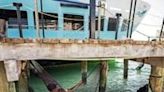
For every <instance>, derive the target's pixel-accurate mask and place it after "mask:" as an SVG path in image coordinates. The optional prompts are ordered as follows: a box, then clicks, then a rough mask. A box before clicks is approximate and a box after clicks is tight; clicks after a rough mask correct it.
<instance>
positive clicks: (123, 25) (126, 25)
mask: <svg viewBox="0 0 164 92" xmlns="http://www.w3.org/2000/svg"><path fill="white" fill-rule="evenodd" d="M127 30H128V20H126V19H124V20H123V24H122V27H121V31H127Z"/></svg>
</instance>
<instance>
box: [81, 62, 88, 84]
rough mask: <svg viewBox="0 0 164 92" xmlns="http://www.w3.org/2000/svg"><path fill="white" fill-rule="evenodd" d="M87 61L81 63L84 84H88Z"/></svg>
mask: <svg viewBox="0 0 164 92" xmlns="http://www.w3.org/2000/svg"><path fill="white" fill-rule="evenodd" d="M87 63H88V62H87V61H82V62H81V74H82V82H83V84H87V68H88V67H87V66H88V64H87Z"/></svg>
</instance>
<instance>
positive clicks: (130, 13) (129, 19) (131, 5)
mask: <svg viewBox="0 0 164 92" xmlns="http://www.w3.org/2000/svg"><path fill="white" fill-rule="evenodd" d="M132 7H133V0H131V4H130V12H129V18H128V29H127V38H128V37H129V29H130V22H131V15H132Z"/></svg>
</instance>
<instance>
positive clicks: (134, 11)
mask: <svg viewBox="0 0 164 92" xmlns="http://www.w3.org/2000/svg"><path fill="white" fill-rule="evenodd" d="M136 5H137V0H135V2H134V9H133V17H132V25H131V30H130V38H131V37H132V31H133V25H134V17H135V13H136Z"/></svg>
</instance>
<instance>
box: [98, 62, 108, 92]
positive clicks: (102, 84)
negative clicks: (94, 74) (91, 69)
mask: <svg viewBox="0 0 164 92" xmlns="http://www.w3.org/2000/svg"><path fill="white" fill-rule="evenodd" d="M107 74H108V62H107V61H101V63H100V79H99V92H105V91H106V84H107Z"/></svg>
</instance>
